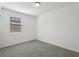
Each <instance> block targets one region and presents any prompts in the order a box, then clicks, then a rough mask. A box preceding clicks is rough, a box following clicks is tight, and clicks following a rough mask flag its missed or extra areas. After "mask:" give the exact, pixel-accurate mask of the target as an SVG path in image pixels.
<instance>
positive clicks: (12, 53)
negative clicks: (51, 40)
mask: <svg viewBox="0 0 79 59" xmlns="http://www.w3.org/2000/svg"><path fill="white" fill-rule="evenodd" d="M0 57H79V53H77V52H73V51H70V50H67V49H64V48H61V47H58V46H55V45H51V44H48V43H45V42H42V41H39V40H32V41H29V42H25V43H21V44H18V45H14V46H10V47H6V48H2V49H0Z"/></svg>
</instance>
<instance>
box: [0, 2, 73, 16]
mask: <svg viewBox="0 0 79 59" xmlns="http://www.w3.org/2000/svg"><path fill="white" fill-rule="evenodd" d="M0 4H1V5H2V6H3V7H6V8H8V9H12V10H15V11H18V12H22V13H25V14H29V15H33V16H38V15H41V14H44V13H47V12H51V11H55V10H58V9H60V8H63V7H66V6H69V5H71V4H74V2H41V6H40V7H34V6H33V2H5V3H0Z"/></svg>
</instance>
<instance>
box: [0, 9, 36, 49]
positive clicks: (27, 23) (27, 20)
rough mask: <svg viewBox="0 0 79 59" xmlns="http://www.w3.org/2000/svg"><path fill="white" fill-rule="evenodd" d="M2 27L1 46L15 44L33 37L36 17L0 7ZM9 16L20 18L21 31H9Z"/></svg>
mask: <svg viewBox="0 0 79 59" xmlns="http://www.w3.org/2000/svg"><path fill="white" fill-rule="evenodd" d="M2 14H3V15H2V16H3V21H2V23H3V28H2V30H3V31H2V33H3V35H2V37H3V39H2V41H1V47H0V48H2V47H6V46H10V45H15V44H18V43H22V42H27V41H30V40H33V39H35V34H36V32H35V31H36V17H35V16H30V15H25V14H22V13H19V12H15V11H12V10H9V9H6V8H2ZM10 16H15V17H20V18H21V19H22V25H23V26H22V27H21V32H14V33H11V32H10Z"/></svg>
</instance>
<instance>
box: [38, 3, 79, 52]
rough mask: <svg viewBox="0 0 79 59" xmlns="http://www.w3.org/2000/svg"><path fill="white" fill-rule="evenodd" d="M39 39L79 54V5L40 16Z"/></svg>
mask: <svg viewBox="0 0 79 59" xmlns="http://www.w3.org/2000/svg"><path fill="white" fill-rule="evenodd" d="M37 39H39V40H42V41H45V42H48V43H51V44H54V45H57V46H60V47H64V48H67V49H70V50H73V51H77V52H79V4H74V5H71V6H68V7H65V8H62V9H60V10H56V11H53V12H50V13H46V14H43V15H40V16H38V20H37Z"/></svg>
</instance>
